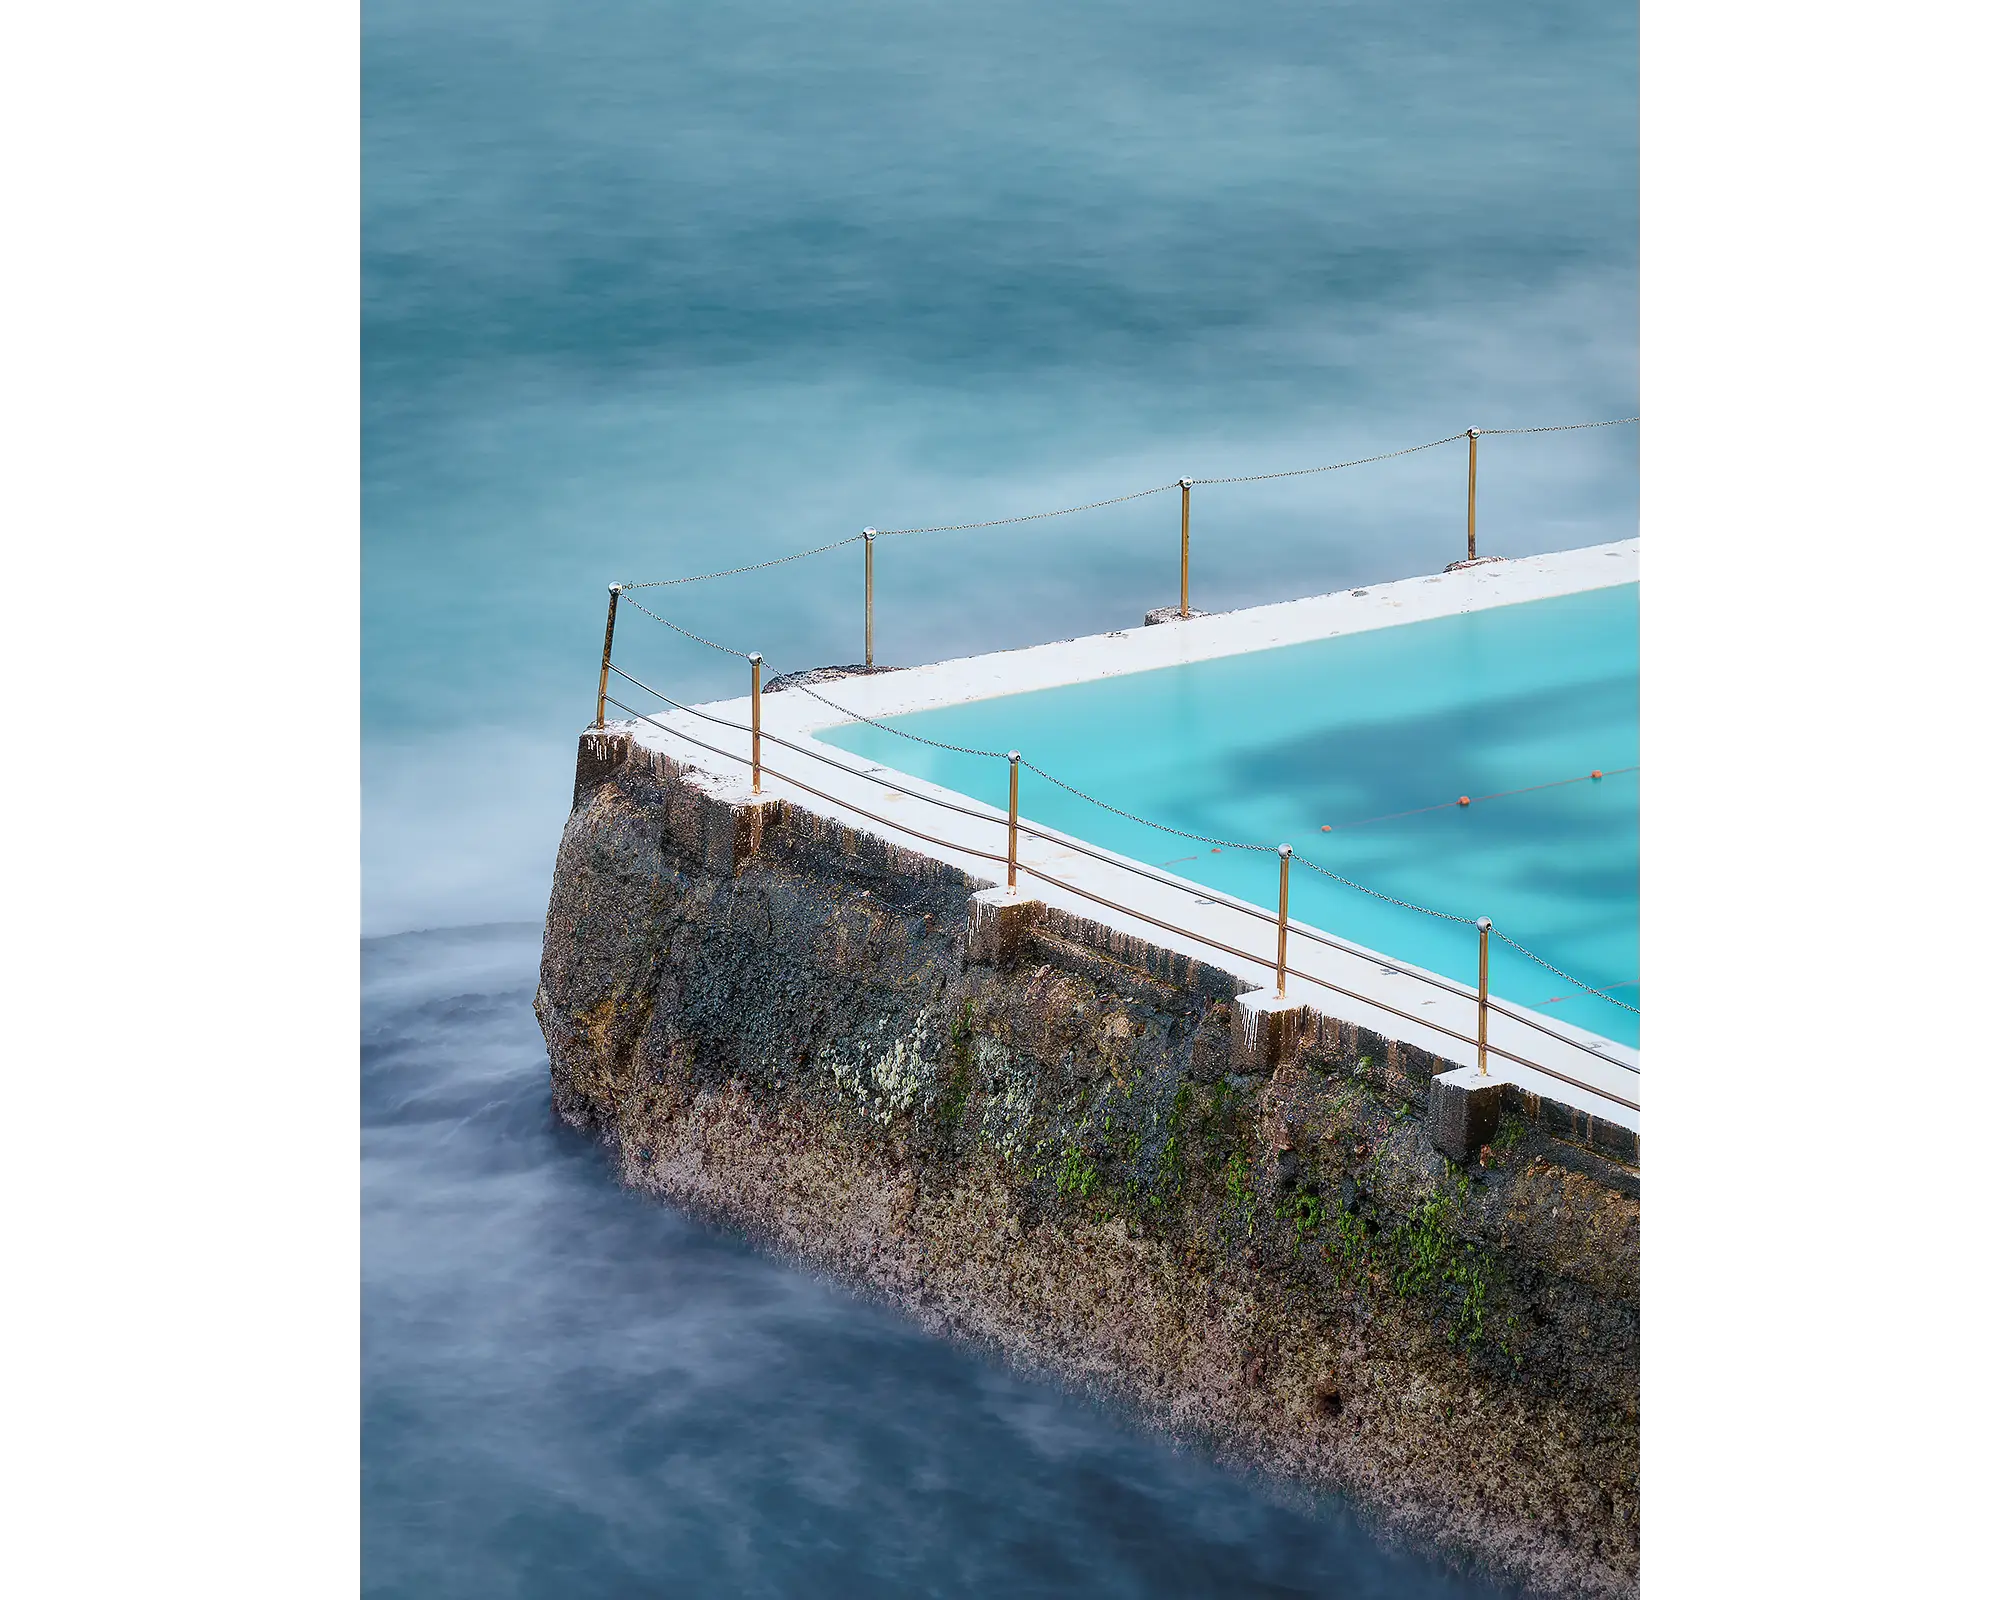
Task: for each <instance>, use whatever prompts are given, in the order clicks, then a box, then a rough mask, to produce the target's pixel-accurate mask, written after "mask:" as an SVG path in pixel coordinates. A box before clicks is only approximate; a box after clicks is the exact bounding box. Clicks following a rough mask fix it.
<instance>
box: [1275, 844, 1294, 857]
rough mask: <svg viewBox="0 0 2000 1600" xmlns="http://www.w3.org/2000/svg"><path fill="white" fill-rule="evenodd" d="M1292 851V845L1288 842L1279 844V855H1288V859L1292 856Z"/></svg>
mask: <svg viewBox="0 0 2000 1600" xmlns="http://www.w3.org/2000/svg"><path fill="white" fill-rule="evenodd" d="M1291 853H1292V847H1291V846H1290V845H1288V844H1281V845H1279V846H1278V854H1279V855H1281V856H1284V857H1286V858H1287V859H1289V858H1290V856H1291Z"/></svg>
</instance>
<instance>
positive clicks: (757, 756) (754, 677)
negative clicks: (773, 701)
mask: <svg viewBox="0 0 2000 1600" xmlns="http://www.w3.org/2000/svg"><path fill="white" fill-rule="evenodd" d="M750 792H751V793H752V794H762V793H763V792H764V657H763V655H762V654H761V653H760V652H758V651H755V650H752V651H751V652H750Z"/></svg>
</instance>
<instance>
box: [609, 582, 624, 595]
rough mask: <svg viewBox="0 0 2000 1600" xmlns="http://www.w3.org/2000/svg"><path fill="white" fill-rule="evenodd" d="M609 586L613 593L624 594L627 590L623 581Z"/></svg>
mask: <svg viewBox="0 0 2000 1600" xmlns="http://www.w3.org/2000/svg"><path fill="white" fill-rule="evenodd" d="M609 587H610V590H611V592H612V593H613V594H622V593H624V591H625V585H624V584H622V583H614V584H611V585H610V586H609Z"/></svg>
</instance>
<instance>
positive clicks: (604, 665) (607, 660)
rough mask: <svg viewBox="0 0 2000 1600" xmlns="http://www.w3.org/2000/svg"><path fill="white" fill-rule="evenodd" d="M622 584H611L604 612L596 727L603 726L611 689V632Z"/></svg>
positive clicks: (616, 622)
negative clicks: (605, 700) (605, 701)
mask: <svg viewBox="0 0 2000 1600" xmlns="http://www.w3.org/2000/svg"><path fill="white" fill-rule="evenodd" d="M622 588H624V585H623V584H619V583H614V584H612V585H611V605H610V608H609V609H608V610H606V611H605V613H604V659H603V661H601V662H600V663H599V664H598V668H597V721H596V723H595V724H594V726H596V727H599V728H601V727H603V726H604V697H605V695H606V694H607V693H608V692H609V691H610V689H611V633H612V630H613V629H614V628H616V627H617V626H618V593H619V591H620V590H621V589H622Z"/></svg>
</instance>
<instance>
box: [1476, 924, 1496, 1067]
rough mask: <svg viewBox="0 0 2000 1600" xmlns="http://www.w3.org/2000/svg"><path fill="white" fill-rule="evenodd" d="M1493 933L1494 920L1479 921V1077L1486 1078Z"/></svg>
mask: <svg viewBox="0 0 2000 1600" xmlns="http://www.w3.org/2000/svg"><path fill="white" fill-rule="evenodd" d="M1492 931H1493V919H1492V918H1491V917H1481V918H1480V919H1479V1075H1480V1077H1482V1078H1483V1077H1485V1076H1486V936H1487V934H1489V933H1491V932H1492Z"/></svg>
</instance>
